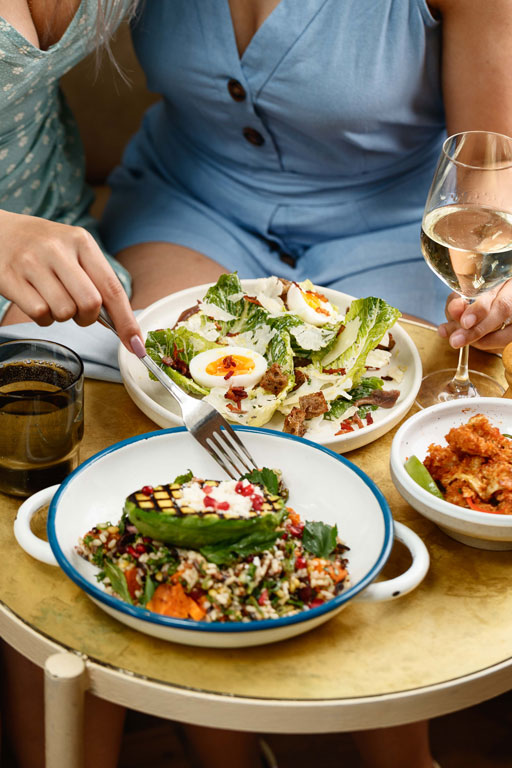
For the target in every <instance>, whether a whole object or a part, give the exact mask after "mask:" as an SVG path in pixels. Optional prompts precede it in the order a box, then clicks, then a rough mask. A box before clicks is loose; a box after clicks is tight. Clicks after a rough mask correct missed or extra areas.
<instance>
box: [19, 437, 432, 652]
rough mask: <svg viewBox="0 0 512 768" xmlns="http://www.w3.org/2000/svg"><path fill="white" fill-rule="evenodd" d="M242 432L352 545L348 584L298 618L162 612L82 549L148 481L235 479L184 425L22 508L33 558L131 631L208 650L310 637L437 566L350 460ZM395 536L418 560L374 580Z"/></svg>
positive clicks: (303, 504)
mask: <svg viewBox="0 0 512 768" xmlns="http://www.w3.org/2000/svg"><path fill="white" fill-rule="evenodd" d="M237 431H238V432H239V434H240V437H241V438H242V439H243V440H244V442H245V443H246V444H247V447H248V449H249V451H250V453H251V454H252V455H253V457H254V458H255V460H256V462H257V463H258V464H260V465H261V466H267V467H271V468H276V469H280V470H282V473H283V479H284V481H285V483H286V485H287V486H288V488H289V491H290V498H289V502H288V503H289V505H290V506H291V507H293V509H295V510H296V511H297V512H298V513H299V515H300V516H301V518H302V520H304V521H306V520H308V521H322V522H325V523H327V524H329V525H334V524H336V525H337V527H338V535H339V536H340V538H341V539H342V540H343V542H344V543H345V544H346V545H348V547H349V548H350V551H349V552H348V554H347V557H348V561H349V564H348V570H349V575H350V583H349V585H348V587H347V588H346V589H345V590H344V591H343V592H341V593H340V594H339V595H337V596H336V597H334V598H333V599H332V600H329V601H328V602H325V603H323V604H322V605H318V606H316V607H312V608H310V609H308V610H304V611H301V612H300V613H297V614H294V615H292V616H284V617H280V618H276V619H265V620H261V621H251V622H210V623H207V622H204V621H194V620H192V619H178V618H172V617H168V616H163V615H160V614H157V613H153V612H152V611H149V610H147V609H146V608H142V607H138V606H133V605H130V604H129V603H125V602H123V601H122V600H120V599H118V598H116V597H114V596H112V595H110V594H108V593H107V592H105V590H104V589H103V587H102V585H101V583H98V581H97V579H96V574H97V572H98V569H97V568H96V567H95V566H93V565H92V564H91V563H89V562H87V561H86V560H84V559H83V558H82V557H80V555H79V554H78V553H77V550H76V547H77V544H78V540H79V538H80V537H82V536H83V535H84V534H85V533H86V532H87V531H88V530H89V529H90V528H92V527H93V526H95V525H96V524H97V523H100V522H107V521H110V522H112V523H117V522H118V520H119V519H120V517H121V514H122V510H123V505H124V501H125V498H126V497H127V496H128V495H129V494H130V493H132V492H133V491H134V490H136V489H138V488H141V487H142V486H144V485H152V486H156V485H160V484H164V483H168V482H171V481H172V480H173V479H174V477H176V476H177V475H179V474H182V473H184V472H186V471H187V470H188V469H191V470H192V471H193V472H194V474H195V475H196V476H198V477H209V478H212V479H218V480H223V479H227V478H226V476H225V475H224V473H223V472H222V470H221V469H220V468H219V467H218V466H217V464H216V463H215V462H214V460H213V459H212V458H211V456H210V455H209V454H208V453H207V452H206V451H205V450H204V449H203V448H201V446H200V445H199V444H198V443H197V442H196V441H195V440H194V439H193V438H192V437H191V436H190V435H189V434H188V432H187V431H186V430H185V429H184V428H181V427H180V428H176V429H167V430H161V431H158V432H151V433H149V434H145V435H139V436H137V437H133V438H131V439H129V440H125V441H123V442H120V443H117V444H115V445H113V446H111V447H110V448H107V449H105V450H104V451H101V452H100V453H98V454H96V455H95V456H93V457H92V458H90V459H88V460H87V461H85V462H84V463H83V464H81V465H80V466H79V467H78V468H77V469H76V470H75V471H74V472H73V473H72V474H71V475H70V476H69V477H68V478H67V479H66V480H65V481H64V482H63V483H62V485H60V486H53V487H52V488H47V489H44V490H43V491H40V492H39V493H37V494H35V495H34V496H31V497H30V498H29V499H27V500H26V501H25V502H24V503H23V504H22V506H21V507H20V510H19V512H18V516H17V519H16V522H15V535H16V539H17V540H18V542H19V544H20V545H21V546H22V547H23V548H24V549H25V550H26V551H27V552H28V553H29V554H31V555H32V556H33V557H36V558H37V559H39V560H42V561H43V562H46V563H51V564H54V565H59V566H60V567H61V568H62V570H63V571H64V573H65V574H66V575H67V576H68V577H69V578H70V579H72V580H73V581H74V582H75V584H77V585H78V586H79V587H80V588H81V589H83V590H84V591H85V592H86V593H87V595H88V596H89V597H90V598H91V600H93V601H94V603H96V605H97V606H98V607H99V608H101V609H102V610H104V611H106V613H108V614H109V615H110V616H113V617H114V618H115V619H117V620H118V621H121V622H123V624H126V625H127V626H129V627H131V628H133V629H135V630H138V631H139V632H144V633H146V634H149V635H153V636H155V637H158V638H161V639H163V640H169V641H172V642H178V643H184V644H187V645H197V646H204V647H210V648H239V647H243V646H251V645H263V644H266V643H273V642H276V641H278V640H283V639H285V638H288V637H293V636H294V635H298V634H301V633H302V632H306V631H308V630H310V629H313V628H314V627H316V626H318V625H319V624H322V623H323V622H325V621H327V620H328V619H330V618H332V617H333V616H335V615H336V614H337V613H338V612H339V611H341V610H342V608H344V607H345V606H346V605H347V604H348V603H349V602H350V601H351V600H358V601H361V600H366V601H382V600H391V599H396V598H398V597H401V596H403V595H405V594H406V593H407V592H409V591H411V590H412V589H414V588H415V587H416V586H417V585H418V584H419V583H420V582H421V580H422V579H423V578H424V576H425V574H426V572H427V570H428V565H429V558H428V553H427V550H426V548H425V546H424V544H423V542H422V541H421V539H419V538H418V536H417V535H416V534H415V533H414V532H413V531H411V530H409V529H408V528H407V527H406V526H404V525H401V524H400V523H396V522H394V521H393V518H392V516H391V512H390V509H389V506H388V504H387V502H386V500H385V498H384V496H383V495H382V493H381V492H380V490H379V489H378V488H377V486H376V485H375V483H373V482H372V480H370V478H369V477H367V476H366V475H365V474H364V472H362V471H361V470H360V469H359V468H358V467H356V466H355V465H353V464H352V463H351V462H349V461H348V460H347V459H345V458H344V457H342V456H339V455H338V454H336V453H334V452H332V451H331V450H329V449H328V448H325V447H324V446H321V445H319V444H317V443H312V442H309V441H308V440H305V439H303V438H299V437H294V436H291V435H286V434H283V433H278V432H275V431H271V430H265V429H259V428H253V427H239V428H237ZM50 500H51V503H50V509H49V513H48V538H49V543H47V542H44V541H42V540H41V539H38V538H36V537H35V535H34V534H33V533H32V531H31V529H30V520H31V518H32V517H33V515H34V514H35V512H36V511H37V510H38V509H40V508H41V507H42V506H43V505H45V504H47V503H48V502H49V501H50ZM394 538H397V539H399V540H400V541H402V542H403V543H404V544H405V545H406V546H407V547H408V549H409V550H410V552H411V555H412V564H411V565H410V567H409V568H408V570H407V571H406V572H405V573H403V574H401V575H400V576H398V577H396V578H393V579H390V580H388V581H379V582H378V583H374V582H375V579H376V577H377V576H378V574H379V572H380V571H381V569H382V567H383V566H384V564H385V563H386V560H387V559H388V557H389V554H390V552H391V548H392V546H393V540H394Z"/></svg>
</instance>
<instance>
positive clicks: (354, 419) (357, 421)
mask: <svg viewBox="0 0 512 768" xmlns="http://www.w3.org/2000/svg"><path fill="white" fill-rule="evenodd" d="M351 421H352V422H353V423H354V424H357V426H358V427H359V429H362V428H363V427H364V424H363V421H362V419H361V417H360V416H359V414H358V413H354V415H353V416H352V419H351Z"/></svg>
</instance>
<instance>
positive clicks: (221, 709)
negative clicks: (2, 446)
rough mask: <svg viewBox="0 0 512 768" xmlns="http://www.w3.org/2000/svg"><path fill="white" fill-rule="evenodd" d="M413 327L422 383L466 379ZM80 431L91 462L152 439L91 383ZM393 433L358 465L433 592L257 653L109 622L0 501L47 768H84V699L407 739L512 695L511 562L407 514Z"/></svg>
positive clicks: (214, 721) (359, 453)
mask: <svg viewBox="0 0 512 768" xmlns="http://www.w3.org/2000/svg"><path fill="white" fill-rule="evenodd" d="M405 327H406V330H407V331H408V332H409V333H410V335H411V336H412V337H413V339H414V341H415V342H416V344H417V346H418V348H419V351H420V354H421V357H422V360H423V364H424V370H425V372H428V371H430V370H433V369H435V368H441V367H449V366H452V365H454V364H455V362H456V353H455V352H454V351H453V350H450V348H449V347H448V345H447V344H446V342H444V341H442V340H441V339H439V337H438V336H437V334H436V333H435V332H433V331H432V330H428V329H426V328H425V327H420V326H415V325H410V324H408V325H407V326H405ZM471 364H472V367H475V368H478V369H479V370H483V371H485V372H487V373H490V374H492V375H495V376H497V377H498V378H500V379H501V380H502V381H503V383H504V384H505V380H504V377H503V368H502V364H501V360H500V358H498V357H496V356H492V355H486V354H484V353H479V352H477V351H475V350H473V351H472V352H471ZM85 426H86V428H85V438H84V442H83V447H82V453H81V458H82V459H85V458H87V457H89V456H90V455H92V454H93V453H96V452H97V451H99V450H101V449H103V448H105V447H106V446H108V445H109V444H111V443H113V442H116V441H118V440H121V439H124V438H127V437H130V436H132V435H135V434H140V433H142V432H146V431H151V430H153V429H154V428H155V425H154V424H153V423H152V422H151V421H149V420H148V419H147V418H146V417H145V416H143V415H142V414H141V412H140V411H138V409H137V408H136V407H135V406H134V404H133V403H132V402H131V400H130V399H129V397H128V395H127V394H126V392H125V391H124V389H123V387H122V386H120V385H114V384H107V383H103V382H97V381H87V383H86V425H85ZM394 431H395V430H393V431H392V432H391V433H388V434H387V435H385V436H384V437H382V438H380V439H379V440H377V441H376V442H374V443H372V444H370V445H368V446H365V447H363V448H360V449H358V450H356V451H353V452H351V453H349V454H348V455H347V457H348V458H349V459H350V460H351V461H353V462H354V463H356V464H357V465H359V466H360V467H361V468H362V469H364V470H365V472H367V474H368V475H370V477H371V478H372V479H373V480H374V481H375V482H376V483H377V484H378V485H379V486H380V488H381V489H382V491H383V492H384V494H385V496H386V497H387V499H388V501H389V503H390V505H391V509H392V511H393V514H394V516H395V518H396V519H397V520H400V521H401V522H403V523H405V524H407V525H408V526H410V527H411V528H412V529H413V530H415V531H416V532H417V533H418V534H419V535H420V536H421V537H422V539H423V540H424V542H425V543H426V545H427V547H428V550H429V553H430V557H431V568H430V571H429V573H428V575H427V577H426V579H425V581H424V582H423V583H422V585H421V586H420V587H419V588H418V589H416V590H415V591H414V592H412V593H411V594H409V595H407V596H405V597H403V598H402V599H400V600H397V601H394V602H390V603H376V604H365V603H361V604H359V605H358V604H350V605H349V606H348V607H347V609H346V610H344V611H342V612H341V613H340V614H339V615H338V616H336V617H335V618H333V619H332V620H331V621H329V622H327V623H326V624H324V625H322V626H321V627H319V628H317V629H315V630H313V631H311V632H309V633H307V634H305V635H302V636H299V637H297V638H294V639H290V640H287V641H284V642H281V643H277V644H274V645H268V646H262V647H256V648H246V649H236V650H208V649H202V648H195V647H189V646H182V645H174V644H171V643H166V642H163V641H159V640H157V639H155V638H152V637H149V636H146V635H143V634H139V633H137V632H135V631H133V630H130V629H128V628H127V627H125V626H124V625H122V624H120V623H118V622H116V621H115V620H114V619H111V618H109V617H108V616H107V615H106V614H105V613H104V612H103V611H101V610H100V609H99V608H97V607H96V606H95V605H94V604H93V603H92V602H91V601H90V600H89V599H88V598H87V597H86V595H85V594H84V593H82V592H81V590H80V589H79V588H78V587H77V586H75V584H74V583H72V582H71V581H69V580H68V579H67V577H66V576H65V575H64V574H63V573H62V572H61V571H60V570H59V569H57V568H53V567H51V566H46V565H43V564H41V563H39V562H37V561H35V560H33V559H31V558H30V557H29V556H28V555H26V554H25V553H24V552H23V551H22V550H21V549H20V548H19V547H18V545H17V544H16V542H15V540H14V537H13V533H12V523H13V520H14V517H15V514H16V509H17V507H18V504H19V501H17V500H16V499H13V498H8V497H6V496H2V495H0V507H1V511H2V514H1V516H0V530H1V535H2V541H3V542H4V546H3V553H2V555H3V556H2V560H1V564H0V590H1V591H0V594H1V596H2V603H1V606H0V634H1V636H2V637H3V638H4V639H5V640H6V641H7V642H8V643H10V644H11V645H13V646H15V647H16V648H17V649H18V650H19V651H20V652H21V653H23V654H24V655H25V656H27V657H28V658H30V659H31V660H32V661H34V662H35V663H37V664H39V665H40V666H44V665H45V663H46V672H47V703H48V705H49V706H50V707H51V708H52V713H53V715H54V718H55V717H57V718H58V720H57V721H58V722H60V723H62V722H63V720H64V721H65V720H66V718H67V719H68V721H69V722H68V726H69V727H68V737H67V738H68V741H67V742H64V741H63V737H62V733H61V736H60V740H59V739H54V738H53V732H52V730H51V727H50V726H49V727H48V729H47V737H48V739H49V742H50V743H49V745H48V752H47V754H48V763H47V765H48V768H61V766H62V765H64V764H65V765H66V766H67V767H68V768H75V766H79V765H80V757H79V752H80V731H79V729H77V723H78V720H79V717H78V716H79V714H80V709H81V697H82V690H83V689H84V688H85V687H87V688H88V689H89V690H91V691H92V692H93V693H94V694H96V695H98V696H100V697H103V698H105V699H109V700H111V701H114V702H117V703H119V704H124V705H126V706H128V707H131V708H132V709H138V710H141V711H144V712H147V713H150V714H155V715H158V716H164V717H168V718H171V719H175V720H179V721H183V722H190V723H197V724H200V725H210V726H214V727H224V728H234V729H240V730H252V731H263V732H281V733H305V732H309V733H323V732H330V731H331V732H332V731H344V730H357V729H362V728H371V727H378V726H387V725H394V724H399V723H406V722H411V721H413V720H418V719H421V718H425V717H431V716H437V715H442V714H445V713H448V712H451V711H454V710H457V709H460V708H463V707H466V706H469V705H472V704H476V703H478V702H480V701H483V700H485V699H487V698H490V697H492V696H494V695H497V694H500V693H503V692H504V691H506V690H508V689H510V688H511V687H512V659H511V656H512V588H511V587H512V569H511V564H512V563H511V554H510V553H509V552H487V551H483V550H478V549H472V548H471V547H467V546H464V545H462V544H459V543H457V542H456V541H454V540H452V539H450V538H448V537H447V536H446V535H445V534H443V533H442V532H441V531H440V530H439V529H437V527H436V526H435V525H434V524H433V523H431V522H429V521H428V520H426V519H424V518H422V517H420V516H419V515H418V514H417V513H416V512H415V511H414V510H412V509H411V508H410V507H409V506H408V505H407V504H406V503H405V502H404V501H403V500H402V499H401V497H400V496H399V495H398V493H397V492H396V491H395V489H394V487H393V485H392V483H391V479H390V476H389V469H388V457H389V448H390V443H391V439H392V437H393V434H394ZM406 557H407V555H406V554H405V551H404V550H402V549H401V547H400V546H399V545H397V546H396V547H395V549H394V551H393V554H392V556H391V558H390V561H389V562H388V564H387V565H386V568H385V570H384V572H383V575H387V576H389V575H391V574H393V573H395V572H399V571H400V570H401V569H403V568H404V566H405V564H406V563H405V559H406ZM63 651H71V653H64V654H63ZM56 653H58V654H59V655H58V656H55V655H54V654H56ZM49 657H51V658H50V659H49ZM48 659H49V661H48ZM63 680H67V683H66V682H64V683H63ZM66 685H67V688H66ZM66 691H67V692H66ZM62 730H65V728H64V729H63V728H61V731H62ZM59 749H60V750H61V751H60V752H59ZM62 749H65V751H66V752H67V755H66V758H65V762H62V759H63V758H62V755H63V754H65V752H62ZM72 753H74V755H75V757H74V758H71V754H72ZM73 760H76V762H73Z"/></svg>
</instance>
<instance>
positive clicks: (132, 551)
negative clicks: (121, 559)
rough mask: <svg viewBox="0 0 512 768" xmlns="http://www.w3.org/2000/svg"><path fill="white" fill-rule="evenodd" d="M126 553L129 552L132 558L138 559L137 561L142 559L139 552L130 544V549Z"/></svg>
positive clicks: (127, 548)
mask: <svg viewBox="0 0 512 768" xmlns="http://www.w3.org/2000/svg"><path fill="white" fill-rule="evenodd" d="M126 551H127V552H128V554H129V555H131V556H132V557H135V558H137V559H138V558H139V557H140V555H139V553H138V552H137V550H136V549H134V548H133V547H132V545H131V544H130V545H129V546H128V547H126Z"/></svg>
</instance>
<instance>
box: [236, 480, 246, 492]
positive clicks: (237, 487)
mask: <svg viewBox="0 0 512 768" xmlns="http://www.w3.org/2000/svg"><path fill="white" fill-rule="evenodd" d="M243 489H244V484H243V483H242V481H241V480H239V481H238V483H237V484H236V485H235V491H236V493H242V491H243Z"/></svg>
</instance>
